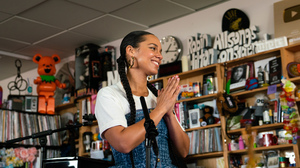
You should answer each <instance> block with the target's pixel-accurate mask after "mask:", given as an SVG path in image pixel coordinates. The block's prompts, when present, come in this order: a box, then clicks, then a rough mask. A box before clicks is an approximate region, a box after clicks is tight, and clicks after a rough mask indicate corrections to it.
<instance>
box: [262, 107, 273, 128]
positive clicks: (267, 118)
mask: <svg viewBox="0 0 300 168" xmlns="http://www.w3.org/2000/svg"><path fill="white" fill-rule="evenodd" d="M263 123H264V124H271V121H270V115H269V110H268V109H265V111H264V112H263Z"/></svg>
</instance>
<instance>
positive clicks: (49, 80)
mask: <svg viewBox="0 0 300 168" xmlns="http://www.w3.org/2000/svg"><path fill="white" fill-rule="evenodd" d="M32 60H33V62H35V63H37V64H38V70H37V71H38V74H39V75H40V76H38V77H37V78H36V79H35V80H34V81H33V82H34V84H36V85H37V93H38V97H39V100H38V112H39V113H43V114H46V113H47V114H54V113H55V100H54V98H53V96H54V92H55V90H56V87H59V88H62V89H63V88H65V87H66V84H64V83H60V82H59V81H58V80H57V79H55V77H54V74H55V73H56V68H55V64H57V63H59V62H60V57H59V56H58V55H52V56H51V57H50V56H42V55H41V54H36V55H35V56H34V57H33V59H32Z"/></svg>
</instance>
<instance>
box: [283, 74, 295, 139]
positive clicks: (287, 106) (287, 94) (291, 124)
mask: <svg viewBox="0 0 300 168" xmlns="http://www.w3.org/2000/svg"><path fill="white" fill-rule="evenodd" d="M281 82H282V83H281V86H282V87H281V89H282V92H281V94H280V104H281V108H282V112H283V119H284V120H283V123H284V126H283V129H284V130H286V133H285V136H286V140H288V142H289V143H294V144H296V143H297V139H299V138H300V137H299V136H298V124H297V122H298V120H297V118H298V114H297V110H296V109H295V108H294V106H295V105H296V102H295V96H294V94H295V93H294V92H295V89H296V85H295V84H294V83H293V82H291V81H289V80H286V79H285V78H283V79H281Z"/></svg>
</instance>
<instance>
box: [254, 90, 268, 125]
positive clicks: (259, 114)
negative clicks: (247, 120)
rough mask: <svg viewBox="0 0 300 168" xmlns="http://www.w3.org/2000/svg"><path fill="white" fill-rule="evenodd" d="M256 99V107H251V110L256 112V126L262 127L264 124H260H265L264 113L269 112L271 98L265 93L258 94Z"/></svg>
mask: <svg viewBox="0 0 300 168" xmlns="http://www.w3.org/2000/svg"><path fill="white" fill-rule="evenodd" d="M255 98H256V100H255V105H254V106H252V107H251V109H253V110H254V118H255V119H254V120H255V124H254V125H262V123H260V122H263V112H264V111H265V110H268V108H267V105H268V102H269V98H268V97H267V96H266V95H265V94H263V93H258V94H256V95H255Z"/></svg>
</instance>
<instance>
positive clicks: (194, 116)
mask: <svg viewBox="0 0 300 168" xmlns="http://www.w3.org/2000/svg"><path fill="white" fill-rule="evenodd" d="M189 118H190V128H196V127H200V121H199V119H200V118H201V116H200V109H190V110H189Z"/></svg>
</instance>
